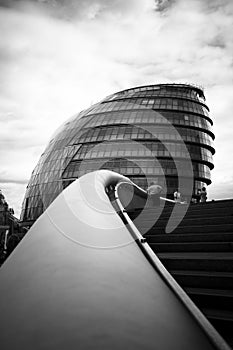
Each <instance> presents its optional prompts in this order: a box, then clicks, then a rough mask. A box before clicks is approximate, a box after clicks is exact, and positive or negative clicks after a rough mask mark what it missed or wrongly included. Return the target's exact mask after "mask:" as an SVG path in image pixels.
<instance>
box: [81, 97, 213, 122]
mask: <svg viewBox="0 0 233 350" xmlns="http://www.w3.org/2000/svg"><path fill="white" fill-rule="evenodd" d="M145 108H148V109H158V110H159V109H169V110H174V111H177V110H179V111H187V112H193V113H198V114H202V115H205V116H207V117H208V115H209V113H208V110H207V109H206V108H205V107H204V106H202V105H200V104H198V103H195V102H191V101H185V100H182V99H172V98H171V99H166V98H158V99H142V98H136V99H122V100H117V101H113V102H105V103H100V104H98V105H97V106H96V107H94V108H93V109H92V110H90V111H89V112H87V113H86V114H85V115H90V114H96V113H100V112H102V113H103V112H109V111H120V110H133V109H145Z"/></svg>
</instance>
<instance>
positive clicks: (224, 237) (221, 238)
mask: <svg viewBox="0 0 233 350" xmlns="http://www.w3.org/2000/svg"><path fill="white" fill-rule="evenodd" d="M144 237H145V238H146V239H147V242H148V243H149V244H151V243H179V242H233V232H227V233H199V234H189V233H185V234H175V233H172V234H162V235H157V234H156V235H151V234H145V235H144Z"/></svg>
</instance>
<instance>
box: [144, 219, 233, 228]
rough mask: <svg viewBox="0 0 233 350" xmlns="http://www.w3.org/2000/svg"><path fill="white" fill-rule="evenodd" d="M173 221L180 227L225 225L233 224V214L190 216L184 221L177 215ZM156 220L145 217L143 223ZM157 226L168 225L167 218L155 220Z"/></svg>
mask: <svg viewBox="0 0 233 350" xmlns="http://www.w3.org/2000/svg"><path fill="white" fill-rule="evenodd" d="M171 220H172V222H173V223H174V224H176V223H177V224H179V226H178V227H184V226H192V227H193V226H200V225H202V226H206V225H210V224H211V225H223V226H225V225H226V224H233V216H225V217H224V219H223V217H222V216H215V217H213V218H209V217H207V218H206V217H197V218H190V217H188V218H187V217H184V218H183V219H182V221H181V222H180V218H179V217H176V218H173V219H171ZM153 222H155V220H154V218H152V219H150V220H149V219H148V220H146V219H144V218H143V220H141V225H142V226H143V224H147V223H153ZM154 225H155V227H156V228H163V227H165V226H166V225H167V219H164V218H163V217H162V218H159V219H158V220H157V221H156V222H155V224H154Z"/></svg>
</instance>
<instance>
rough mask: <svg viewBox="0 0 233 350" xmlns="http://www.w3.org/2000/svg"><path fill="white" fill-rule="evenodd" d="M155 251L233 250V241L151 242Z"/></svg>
mask: <svg viewBox="0 0 233 350" xmlns="http://www.w3.org/2000/svg"><path fill="white" fill-rule="evenodd" d="M150 246H151V248H152V249H153V251H154V252H155V253H161V252H233V242H185V243H183V242H182V243H174V242H172V243H151V242H150Z"/></svg>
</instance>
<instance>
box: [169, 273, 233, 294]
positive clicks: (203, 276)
mask: <svg viewBox="0 0 233 350" xmlns="http://www.w3.org/2000/svg"><path fill="white" fill-rule="evenodd" d="M169 272H170V273H171V275H172V276H173V277H174V278H175V280H176V281H177V282H178V283H179V284H180V285H181V286H182V287H183V288H211V289H228V290H232V289H233V273H232V272H224V271H221V272H220V271H200V270H189V271H187V270H184V269H183V270H181V269H180V270H175V269H170V270H169Z"/></svg>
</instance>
